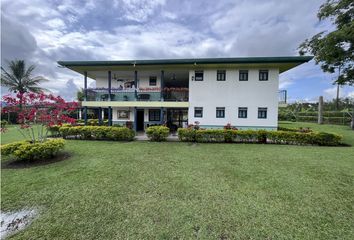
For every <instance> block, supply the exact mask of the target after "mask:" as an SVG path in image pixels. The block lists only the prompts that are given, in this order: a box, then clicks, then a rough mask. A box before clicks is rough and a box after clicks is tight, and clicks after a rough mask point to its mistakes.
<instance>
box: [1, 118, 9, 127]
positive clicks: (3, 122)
mask: <svg viewBox="0 0 354 240" xmlns="http://www.w3.org/2000/svg"><path fill="white" fill-rule="evenodd" d="M0 123H1V127H2V128H5V127H6V125H7V124H8V122H7V121H6V120H1V122H0Z"/></svg>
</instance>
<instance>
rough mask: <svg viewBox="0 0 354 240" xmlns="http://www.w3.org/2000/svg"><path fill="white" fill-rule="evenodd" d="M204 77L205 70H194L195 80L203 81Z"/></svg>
mask: <svg viewBox="0 0 354 240" xmlns="http://www.w3.org/2000/svg"><path fill="white" fill-rule="evenodd" d="M203 79H204V72H203V71H195V72H194V80H195V81H203Z"/></svg>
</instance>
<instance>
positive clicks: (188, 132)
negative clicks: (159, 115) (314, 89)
mask: <svg viewBox="0 0 354 240" xmlns="http://www.w3.org/2000/svg"><path fill="white" fill-rule="evenodd" d="M178 137H179V139H180V141H183V142H209V143H222V142H229V143H263V144H264V143H275V144H295V145H320V146H337V145H339V144H340V141H341V139H342V137H341V136H339V135H336V134H332V133H323V132H319V133H318V132H312V131H308V130H306V131H304V130H303V129H302V130H300V129H297V130H296V131H265V130H230V129H228V130H221V129H214V130H194V129H191V128H182V129H178Z"/></svg>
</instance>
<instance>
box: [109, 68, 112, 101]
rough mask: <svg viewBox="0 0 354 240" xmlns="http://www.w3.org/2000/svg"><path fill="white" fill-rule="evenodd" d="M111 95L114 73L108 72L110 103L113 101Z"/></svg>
mask: <svg viewBox="0 0 354 240" xmlns="http://www.w3.org/2000/svg"><path fill="white" fill-rule="evenodd" d="M111 93H112V72H111V71H108V101H112V99H111Z"/></svg>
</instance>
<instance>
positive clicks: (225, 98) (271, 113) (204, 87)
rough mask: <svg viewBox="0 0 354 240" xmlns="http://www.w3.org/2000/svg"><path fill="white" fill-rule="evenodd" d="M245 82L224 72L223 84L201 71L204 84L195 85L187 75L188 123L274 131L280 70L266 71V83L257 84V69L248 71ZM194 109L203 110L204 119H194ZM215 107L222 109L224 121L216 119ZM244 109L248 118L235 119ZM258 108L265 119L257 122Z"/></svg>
mask: <svg viewBox="0 0 354 240" xmlns="http://www.w3.org/2000/svg"><path fill="white" fill-rule="evenodd" d="M248 70H249V73H248V81H239V70H238V69H229V70H226V81H217V80H216V71H217V70H204V80H203V81H194V80H192V77H194V70H190V71H189V103H190V107H189V111H188V119H189V120H188V122H189V124H193V123H194V122H195V121H199V122H200V125H201V126H204V127H210V128H213V127H222V126H224V125H226V124H227V123H231V125H233V126H237V127H239V128H265V129H273V128H276V127H277V125H278V85H279V70H278V69H268V70H269V77H268V81H259V69H248ZM194 107H203V117H202V118H195V117H194ZM216 107H225V118H216ZM239 107H247V108H248V112H247V118H245V119H242V118H238V108H239ZM258 107H266V108H268V110H267V119H258Z"/></svg>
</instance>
